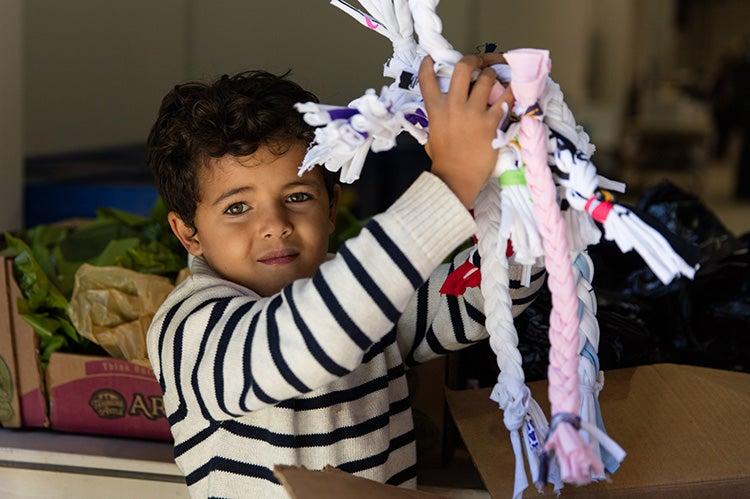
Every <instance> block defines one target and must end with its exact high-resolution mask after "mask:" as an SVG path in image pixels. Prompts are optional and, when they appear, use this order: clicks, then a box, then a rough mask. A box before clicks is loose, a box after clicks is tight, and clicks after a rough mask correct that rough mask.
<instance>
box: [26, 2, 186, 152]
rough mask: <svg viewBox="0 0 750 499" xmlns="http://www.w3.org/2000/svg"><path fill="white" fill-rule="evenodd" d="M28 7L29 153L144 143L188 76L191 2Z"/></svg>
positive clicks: (93, 3) (68, 3) (27, 115)
mask: <svg viewBox="0 0 750 499" xmlns="http://www.w3.org/2000/svg"><path fill="white" fill-rule="evenodd" d="M23 6H24V17H25V19H24V43H25V48H24V56H25V57H24V70H25V73H26V86H25V89H26V96H25V117H26V124H25V138H26V149H25V150H26V154H27V155H32V156H34V155H44V154H50V153H61V152H68V151H76V150H85V149H96V148H105V147H109V146H113V145H119V144H123V143H125V144H130V143H134V142H135V143H138V142H143V141H144V140H145V136H146V134H147V132H148V127H149V126H150V125H151V122H152V121H153V117H154V116H155V113H156V110H157V108H158V104H159V101H160V99H161V97H162V96H163V94H164V93H165V92H166V90H167V89H168V88H169V86H170V85H173V84H174V83H175V82H177V81H179V80H181V79H183V77H184V76H183V75H184V73H185V64H186V60H185V50H184V47H185V36H186V34H185V28H186V23H185V19H184V11H185V10H184V0H159V1H156V2H154V1H150V0H128V1H127V2H121V1H108V2H102V1H98V0H65V1H60V2H51V1H49V0H24V1H23Z"/></svg>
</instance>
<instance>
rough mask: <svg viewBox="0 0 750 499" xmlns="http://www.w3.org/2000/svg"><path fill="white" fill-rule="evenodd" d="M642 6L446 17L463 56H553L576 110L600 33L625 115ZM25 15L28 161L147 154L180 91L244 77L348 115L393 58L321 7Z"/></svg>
mask: <svg viewBox="0 0 750 499" xmlns="http://www.w3.org/2000/svg"><path fill="white" fill-rule="evenodd" d="M665 1H666V0H665ZM604 4H606V5H607V7H602V6H603V5H604ZM631 4H632V0H566V1H565V2H560V1H559V0H536V1H533V2H529V1H526V2H518V1H510V0H443V2H442V3H441V4H440V6H439V13H440V15H441V17H442V19H443V23H444V32H445V34H446V36H447V37H448V39H449V40H451V42H452V43H453V44H454V45H455V46H456V48H458V49H459V50H463V51H472V50H473V49H474V47H475V46H476V45H478V44H480V43H482V42H485V41H496V42H498V43H499V45H500V47H501V48H503V49H508V48H514V47H522V46H533V47H547V48H550V49H551V52H552V57H553V64H554V68H553V77H554V78H556V79H557V80H558V81H559V82H560V83H561V84H562V85H563V88H564V90H565V92H566V95H567V98H568V100H569V101H570V103H571V104H572V105H573V107H574V109H576V110H581V109H583V108H585V107H586V106H588V105H590V104H591V103H590V102H589V100H590V98H589V97H590V93H591V89H590V88H589V86H590V84H589V80H590V78H589V77H590V64H591V63H590V59H591V57H590V55H591V41H592V36H593V34H594V31H595V30H594V26H596V27H597V29H598V32H599V33H601V34H603V36H604V38H605V39H606V47H605V48H604V49H603V53H604V54H605V55H604V56H602V57H601V59H602V61H603V63H604V64H606V74H605V75H604V76H603V77H602V78H600V80H601V81H602V83H600V86H601V89H600V90H601V92H600V93H601V94H602V99H604V101H605V104H607V102H610V101H611V102H615V104H614V107H613V109H614V111H613V112H615V113H619V109H620V107H621V106H620V102H621V101H622V100H623V96H624V90H623V89H625V88H627V86H628V85H629V82H627V81H625V80H627V78H626V74H627V71H628V70H627V69H626V67H627V65H626V64H625V63H623V64H622V65H621V64H620V58H622V59H623V60H625V61H627V60H629V58H628V57H623V54H622V52H623V51H626V50H627V49H628V48H629V44H630V40H631V38H632V30H629V29H628V27H627V26H628V25H627V22H629V19H630V18H629V17H628V15H627V14H629V12H630V10H632V9H631V8H630V7H629V5H631ZM610 7H611V8H610ZM24 13H25V15H26V23H25V27H26V34H25V39H24V40H25V42H26V44H27V47H26V52H25V54H26V58H25V69H26V73H27V86H26V89H27V95H26V101H25V102H26V108H25V115H26V129H25V130H26V138H27V140H26V153H27V154H28V155H39V154H49V153H59V152H65V151H73V150H82V149H93V148H101V147H107V146H112V145H118V144H126V143H139V142H142V141H143V140H144V138H145V135H146V133H147V130H148V127H149V126H150V124H151V122H152V120H153V117H154V115H155V113H156V110H157V107H158V102H159V99H160V98H161V96H163V94H164V93H165V92H166V91H167V90H168V89H169V87H170V86H171V85H173V84H174V83H176V82H178V81H182V80H185V79H189V78H213V77H215V76H217V75H219V74H222V73H231V72H236V71H240V70H243V69H250V68H264V69H268V70H271V71H277V72H278V71H284V70H286V69H290V68H291V69H292V70H293V75H294V78H295V79H296V80H297V81H299V82H300V83H301V84H303V85H304V86H306V87H309V88H310V89H311V90H313V91H314V92H316V93H317V94H318V95H319V97H320V98H321V99H322V100H323V101H324V102H330V103H345V102H348V101H349V100H350V99H352V98H354V97H356V96H358V95H361V93H362V91H363V90H364V89H366V88H369V87H376V88H377V87H378V86H380V85H381V84H383V83H386V81H385V80H384V79H383V77H382V63H383V62H384V61H385V59H386V58H387V57H388V55H389V54H390V51H391V48H390V43H389V41H388V40H387V39H385V38H383V37H381V36H378V35H377V34H375V33H372V32H370V31H368V30H366V29H363V28H362V27H361V26H360V25H358V24H357V23H356V22H355V21H354V20H352V19H350V18H349V17H348V16H347V15H345V14H344V13H342V12H340V11H339V10H338V9H335V8H333V7H331V6H329V5H328V4H327V2H325V1H324V0H316V1H314V2H313V1H309V0H274V1H255V0H159V1H156V2H154V1H147V0H130V1H128V2H101V1H95V0H65V1H64V2H50V1H49V0H26V1H25V2H24ZM613 40H614V41H613ZM597 81H599V80H597ZM587 85H588V86H587ZM602 89H603V90H602ZM600 104H601V103H599V104H598V105H600Z"/></svg>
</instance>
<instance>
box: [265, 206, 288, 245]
mask: <svg viewBox="0 0 750 499" xmlns="http://www.w3.org/2000/svg"><path fill="white" fill-rule="evenodd" d="M291 233H292V224H291V223H290V222H289V219H288V218H287V217H286V216H285V213H284V212H283V210H280V209H278V208H277V209H273V210H269V212H268V216H267V217H266V218H265V220H264V221H263V225H262V226H261V234H262V236H263V238H264V239H271V238H274V237H278V238H281V239H284V238H285V237H288V236H289V235H290V234H291Z"/></svg>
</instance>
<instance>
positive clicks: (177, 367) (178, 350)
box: [167, 297, 225, 425]
mask: <svg viewBox="0 0 750 499" xmlns="http://www.w3.org/2000/svg"><path fill="white" fill-rule="evenodd" d="M224 299H225V298H223V297H222V298H211V299H210V300H206V301H204V302H203V303H201V304H200V305H198V306H197V307H196V308H194V309H193V310H192V311H191V312H190V313H189V314H187V315H186V316H185V318H184V319H182V321H181V322H180V324H179V326H177V330H176V331H175V333H174V359H173V364H172V365H173V366H174V384H175V389H176V390H177V401H178V403H177V409H176V410H175V411H174V412H173V413H172V414H170V415H169V416H167V421H169V424H170V425H174V424H176V423H179V422H180V421H182V420H183V419H185V418H186V417H187V406H186V405H185V396H184V395H183V393H182V380H181V378H182V375H181V374H180V371H181V368H182V339H183V337H184V336H185V324H186V323H187V321H188V319H189V318H190V317H191V316H192V315H193V314H195V313H197V312H198V311H200V310H201V309H203V308H204V307H206V306H208V305H210V304H212V303H215V302H217V301H220V300H224ZM203 333H204V334H205V331H203Z"/></svg>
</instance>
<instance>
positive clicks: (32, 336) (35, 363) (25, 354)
mask: <svg viewBox="0 0 750 499" xmlns="http://www.w3.org/2000/svg"><path fill="white" fill-rule="evenodd" d="M5 268H6V272H7V275H8V294H9V307H10V315H11V326H12V329H13V341H14V346H15V352H16V371H17V373H18V383H17V384H16V386H17V387H18V397H19V399H20V403H21V417H22V423H23V426H24V427H25V428H31V427H33V428H46V427H47V426H49V419H48V418H47V395H46V388H45V386H44V376H43V375H42V368H41V365H40V364H39V337H38V336H37V334H36V332H34V330H33V329H32V328H31V326H29V324H28V323H27V322H26V321H25V320H24V319H23V317H21V315H20V313H19V311H18V300H19V299H20V298H22V294H21V289H20V288H19V287H18V284H16V280H15V278H14V277H13V259H11V258H7V259H5Z"/></svg>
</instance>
